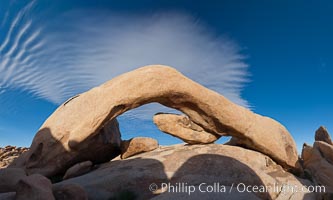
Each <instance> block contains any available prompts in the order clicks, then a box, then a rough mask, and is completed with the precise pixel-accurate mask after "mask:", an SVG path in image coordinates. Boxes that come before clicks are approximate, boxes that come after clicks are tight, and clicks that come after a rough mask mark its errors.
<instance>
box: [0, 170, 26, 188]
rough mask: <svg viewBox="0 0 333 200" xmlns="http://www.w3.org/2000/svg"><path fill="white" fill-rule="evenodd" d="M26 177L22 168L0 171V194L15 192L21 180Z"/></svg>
mask: <svg viewBox="0 0 333 200" xmlns="http://www.w3.org/2000/svg"><path fill="white" fill-rule="evenodd" d="M26 176H27V175H26V173H25V171H24V170H23V169H21V168H4V169H0V193H2V192H14V191H15V189H16V185H17V183H18V182H19V180H20V179H22V178H24V177H26Z"/></svg>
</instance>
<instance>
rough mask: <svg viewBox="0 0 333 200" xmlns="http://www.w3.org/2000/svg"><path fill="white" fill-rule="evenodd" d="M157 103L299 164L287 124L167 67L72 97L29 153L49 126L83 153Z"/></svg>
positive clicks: (284, 163) (126, 76)
mask: <svg viewBox="0 0 333 200" xmlns="http://www.w3.org/2000/svg"><path fill="white" fill-rule="evenodd" d="M151 102H157V103H160V104H162V105H165V106H168V107H171V108H174V109H177V110H180V111H182V112H183V113H185V114H186V115H187V116H188V117H189V119H190V120H191V121H192V122H194V123H195V124H197V125H199V126H200V127H202V128H203V129H204V130H205V131H206V132H208V133H212V134H216V135H229V136H233V137H236V138H237V139H238V140H239V141H241V143H242V145H244V146H246V147H248V148H250V149H254V150H256V151H259V152H261V153H263V154H266V155H268V156H270V157H271V158H272V159H273V160H275V161H276V162H277V163H279V164H280V165H282V166H283V167H285V168H286V169H297V168H298V156H297V151H296V144H295V142H294V140H293V138H292V137H291V135H290V134H289V132H288V131H287V130H286V128H285V127H284V126H282V125H281V124H280V123H278V122H277V121H275V120H273V119H271V118H268V117H264V116H260V115H258V114H255V113H253V112H251V111H250V110H248V109H246V108H243V107H241V106H238V105H236V104H234V103H232V102H231V101H229V100H228V99H226V98H225V97H223V96H222V95H220V94H218V93H216V92H214V91H212V90H209V89H207V88H205V87H203V86H202V85H200V84H198V83H196V82H194V81H192V80H190V79H188V78H187V77H185V76H184V75H182V74H181V73H180V72H178V71H177V70H175V69H173V68H171V67H168V66H162V65H152V66H146V67H142V68H139V69H136V70H134V71H131V72H128V73H125V74H123V75H120V76H118V77H116V78H114V79H112V80H110V81H108V82H106V83H104V84H102V85H101V86H99V87H95V88H93V89H91V90H89V91H87V92H85V93H82V94H80V95H79V96H77V97H75V98H72V99H70V101H66V103H64V104H62V105H61V106H59V108H58V109H57V110H56V111H55V112H54V113H53V114H52V115H51V116H50V117H49V118H48V119H47V120H46V121H45V122H44V124H43V125H42V127H41V129H40V131H39V132H38V133H37V135H36V136H35V138H34V141H33V143H32V146H31V150H30V152H29V153H28V154H30V155H31V154H33V152H34V150H35V149H34V147H35V146H38V144H39V143H40V142H41V141H42V140H45V139H47V138H45V135H44V136H43V134H42V132H41V131H43V130H45V129H48V130H49V133H50V135H51V136H52V137H53V138H54V140H56V141H58V142H57V143H55V144H58V145H63V148H64V149H65V150H66V151H67V152H78V151H79V150H80V148H81V147H82V144H83V143H84V142H85V141H86V140H88V139H89V138H92V137H94V136H96V135H97V134H98V133H99V132H100V131H101V129H103V128H104V125H105V124H106V123H107V122H110V121H112V120H115V119H116V117H117V116H119V115H121V114H122V113H124V112H126V111H128V110H130V109H133V108H136V107H139V106H141V105H144V104H147V103H151ZM48 151H52V148H49V149H46V147H45V145H44V149H43V153H44V154H47V152H48ZM28 158H29V155H27V156H25V158H23V157H22V158H20V159H19V161H17V162H16V164H15V165H16V166H18V165H27V164H28V163H29V161H28ZM23 163H24V164H23Z"/></svg>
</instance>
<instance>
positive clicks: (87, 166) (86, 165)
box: [63, 160, 93, 180]
mask: <svg viewBox="0 0 333 200" xmlns="http://www.w3.org/2000/svg"><path fill="white" fill-rule="evenodd" d="M92 166H93V163H92V162H91V161H89V160H88V161H85V162H81V163H77V164H75V165H74V166H72V167H71V168H69V169H68V170H67V171H66V173H65V175H64V177H63V179H64V180H65V179H69V178H73V177H76V176H80V175H82V174H85V173H87V172H89V171H90V170H91V168H92Z"/></svg>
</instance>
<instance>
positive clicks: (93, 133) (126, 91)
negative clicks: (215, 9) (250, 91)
mask: <svg viewBox="0 0 333 200" xmlns="http://www.w3.org/2000/svg"><path fill="white" fill-rule="evenodd" d="M138 88H139V89H138ZM152 102H157V103H160V104H162V105H165V106H168V107H171V108H174V109H177V110H179V111H181V112H183V113H184V115H175V114H171V113H157V114H156V115H155V116H152V118H153V121H154V123H155V124H156V126H157V127H158V129H160V130H161V131H163V132H165V133H167V134H169V135H171V136H174V137H177V138H179V139H181V140H183V141H184V142H185V144H178V145H172V146H159V144H158V141H156V140H155V139H153V138H142V137H137V138H132V139H130V140H122V139H121V133H120V130H119V124H118V122H117V119H116V118H117V117H118V116H119V115H121V114H122V113H124V112H126V111H128V110H130V109H134V108H137V107H139V106H141V105H144V104H147V103H152ZM223 136H231V137H232V139H231V141H230V142H228V143H227V144H214V142H215V141H216V140H218V139H219V138H220V137H223ZM316 137H317V136H316ZM318 138H320V140H324V141H328V139H327V137H326V136H325V134H320V135H318ZM319 148H324V147H318V149H319ZM325 148H326V147H325ZM318 151H319V150H318ZM321 151H324V150H321ZM304 152H305V151H304V150H303V153H304ZM325 152H328V151H327V150H326V149H325ZM311 155H312V154H310V153H304V156H303V160H304V162H303V160H301V159H300V158H299V157H298V154H297V150H296V144H295V142H294V140H293V138H292V136H291V135H290V133H289V132H288V130H287V129H286V128H285V127H284V126H283V125H281V124H280V123H279V122H277V121H276V120H274V119H271V118H269V117H265V116H261V115H258V114H256V113H253V112H252V111H250V110H248V109H246V108H244V107H241V106H239V105H236V104H234V103H233V102H231V101H229V100H228V99H226V98H225V97H224V96H222V95H220V94H218V93H216V92H214V91H212V90H209V89H207V88H205V87H203V86H202V85H200V84H198V83H196V82H194V81H192V80H190V79H189V78H187V77H185V76H184V75H183V74H181V73H180V72H178V71H176V70H175V69H173V68H171V67H168V66H161V65H154V66H146V67H142V68H139V69H136V70H134V71H131V72H128V73H126V74H123V75H120V76H118V77H116V78H114V79H112V80H110V81H108V82H106V83H104V84H102V85H101V86H99V87H96V88H93V89H91V90H89V91H87V92H85V93H82V94H79V95H76V96H74V97H72V98H70V99H69V100H67V101H66V102H64V103H63V104H62V105H60V106H59V107H58V109H57V110H56V111H55V112H54V113H53V114H52V115H51V116H50V117H49V118H48V119H47V120H46V121H45V122H44V124H43V125H42V126H41V128H40V129H39V131H38V132H37V133H36V135H35V137H34V139H33V141H32V144H31V146H30V148H29V150H28V151H27V152H25V153H24V154H22V155H21V156H20V157H18V158H17V159H16V160H13V161H12V162H11V163H10V164H9V166H8V167H7V168H5V169H2V170H0V180H2V182H3V183H4V184H3V185H1V186H0V189H2V190H0V192H1V193H0V199H23V198H24V196H26V197H28V199H32V200H34V199H180V198H185V199H186V198H187V199H189V198H190V199H193V198H194V199H244V198H245V199H295V200H296V199H316V198H321V197H322V194H321V193H313V192H311V191H307V190H302V192H299V191H295V190H285V189H284V188H285V186H286V185H288V186H290V187H293V188H307V187H315V186H316V185H318V184H324V185H327V186H328V187H329V186H330V185H329V184H328V183H327V182H325V181H326V180H324V178H322V179H323V180H321V179H320V178H317V177H316V175H314V173H313V171H314V172H315V171H316V170H318V169H315V168H313V167H312V168H313V170H312V171H311V169H312V168H311V164H307V158H312V157H313V156H311ZM320 155H322V154H320ZM330 156H331V154H327V157H330ZM325 159H326V160H327V162H329V158H326V157H325ZM330 159H331V157H330ZM332 160H333V159H332ZM332 160H331V161H332ZM302 163H304V166H305V168H306V169H307V170H309V171H310V172H311V175H313V177H314V179H315V180H318V181H314V180H313V179H311V178H308V179H306V178H307V177H306V176H304V173H303V166H302ZM325 166H326V165H325ZM324 175H326V174H324ZM324 175H323V176H324ZM10 177H15V179H12V180H11V181H9V179H11V178H10ZM330 177H332V176H330ZM7 179H8V181H7ZM172 188H173V190H172V191H170V189H172ZM175 188H176V189H175ZM212 188H213V190H214V192H209V191H210V190H211V189H212ZM258 188H260V189H258ZM177 189H178V190H177ZM175 190H176V192H175ZM189 191H190V192H189Z"/></svg>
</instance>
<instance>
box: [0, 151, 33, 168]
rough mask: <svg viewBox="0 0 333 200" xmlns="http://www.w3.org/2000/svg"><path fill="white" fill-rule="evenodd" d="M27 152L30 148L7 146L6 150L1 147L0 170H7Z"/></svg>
mask: <svg viewBox="0 0 333 200" xmlns="http://www.w3.org/2000/svg"><path fill="white" fill-rule="evenodd" d="M26 151H28V148H25V147H15V146H6V147H4V148H1V147H0V169H1V168H6V167H7V166H8V165H9V164H10V163H12V162H13V161H14V160H15V159H16V158H17V157H19V156H20V155H21V154H22V153H24V152H26Z"/></svg>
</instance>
